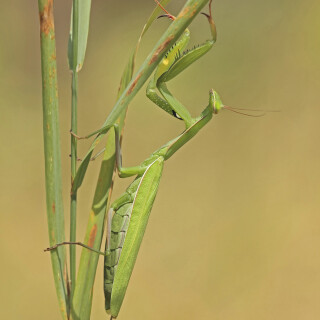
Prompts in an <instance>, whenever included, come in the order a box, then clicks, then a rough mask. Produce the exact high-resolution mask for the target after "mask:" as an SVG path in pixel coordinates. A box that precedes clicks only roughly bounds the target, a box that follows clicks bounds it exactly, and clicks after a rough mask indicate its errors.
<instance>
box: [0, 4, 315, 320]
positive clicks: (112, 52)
mask: <svg viewBox="0 0 320 320" xmlns="http://www.w3.org/2000/svg"><path fill="white" fill-rule="evenodd" d="M183 3H184V1H181V0H175V1H172V4H171V5H170V6H169V9H170V11H172V13H177V12H178V11H179V9H180V8H181V6H182V4H183ZM70 4H71V1H55V20H56V39H57V60H58V76H59V96H60V117H61V138H62V160H63V174H64V201H65V212H66V215H67V216H68V207H69V199H68V193H69V187H70V186H69V158H68V154H69V149H70V146H69V140H70V139H69V134H68V131H69V123H70V115H69V113H70V112H69V109H70V74H69V71H68V69H67V58H66V52H67V37H68V29H69V17H70ZM153 8H154V2H153V1H152V0H140V1H129V0H123V1H102V0H100V1H97V0H95V1H93V8H92V20H91V29H90V34H89V42H88V49H87V56H86V60H85V64H84V68H83V71H82V72H81V73H80V94H79V132H80V133H82V134H84V133H88V132H90V131H93V129H96V128H97V127H99V126H100V125H101V124H102V122H103V121H104V119H105V118H106V116H107V114H108V112H109V111H110V110H111V108H112V106H113V104H114V102H115V96H116V92H117V88H118V84H119V80H120V76H121V73H122V70H123V67H124V65H125V63H126V60H127V58H128V55H129V51H130V50H131V48H132V47H133V45H134V43H135V41H136V39H137V36H138V34H139V32H140V30H141V27H142V26H143V24H144V22H145V20H146V18H147V17H148V16H149V14H150V12H151V11H152V9H153ZM213 8H214V18H215V21H216V24H217V30H218V42H217V43H216V45H215V46H214V49H213V50H212V51H211V52H210V53H208V54H207V55H206V56H205V57H204V58H203V59H201V60H200V61H198V62H197V63H195V64H194V65H193V66H192V67H190V69H188V70H187V71H186V72H184V73H183V74H182V75H180V76H179V77H178V78H176V79H175V80H174V81H172V82H171V83H170V84H169V87H170V89H171V90H172V91H173V92H174V94H175V96H176V97H178V98H179V99H180V100H181V101H182V102H183V103H184V104H185V105H187V106H188V108H190V110H191V111H192V114H193V115H197V114H199V112H200V111H202V109H203V107H204V106H205V105H206V104H207V100H208V91H209V89H210V88H214V89H216V90H217V91H218V92H219V93H220V95H221V96H222V99H223V101H224V103H225V104H226V105H230V106H238V107H251V108H252V107H254V108H262V109H266V110H268V109H269V110H274V109H275V110H281V112H280V113H270V114H268V115H266V116H265V117H262V118H250V117H245V116H240V115H237V114H234V113H231V112H228V111H224V112H221V113H220V114H219V115H218V116H216V117H215V118H214V120H213V121H212V122H211V123H210V124H209V125H208V126H207V127H206V128H205V129H204V130H203V132H201V133H200V134H199V135H198V136H197V137H196V138H195V139H194V140H193V141H191V142H190V143H189V144H188V145H187V146H185V147H184V148H183V149H182V150H181V151H179V152H178V153H177V154H176V155H175V156H174V157H173V158H172V159H171V160H170V161H168V162H167V164H166V167H165V170H164V174H163V179H162V182H161V185H160V190H159V194H158V197H157V199H156V202H155V205H154V208H153V212H152V215H151V218H150V222H149V226H148V229H147V232H146V235H145V239H144V242H143V245H142V248H141V251H140V254H139V258H138V261H137V264H136V267H135V269H134V273H133V277H132V280H131V282H130V285H129V289H128V292H127V296H126V299H125V303H124V305H123V308H122V311H121V313H120V318H119V319H123V320H125V319H130V320H135V319H139V320H144V319H153V320H158V319H159V320H160V319H170V320H171V319H175V320H177V319H202V320H209V319H216V320H235V319H237V320H240V319H241V320H242V319H243V320H251V319H252V320H253V319H254V320H256V319H259V320H264V319H266V320H280V319H281V320H285V319H290V320H315V319H320V303H319V301H320V273H319V269H320V255H319V244H320V230H319V229H320V210H319V209H320V198H319V194H320V182H319V181H320V168H319V158H320V148H319V138H320V134H319V132H320V131H319V119H320V102H319V85H320V72H319V71H320V58H319V57H320V34H319V30H320V2H319V1H318V0H308V1H303V0H297V1H289V0H281V1H277V0H269V1H265V0H256V1H253V0H242V1H238V0H224V1H217V0H215V1H214V6H213ZM0 26H1V28H0V43H1V45H0V46H1V50H0V75H1V76H0V81H1V84H0V105H1V109H0V110H1V125H0V139H1V157H0V175H1V179H0V187H1V193H0V209H1V243H0V246H1V247H0V250H1V256H2V257H1V282H0V283H1V286H0V287H1V289H0V299H1V305H2V306H1V308H0V318H1V319H25V320H28V319H47V320H51V319H60V314H59V311H58V305H57V301H56V297H55V290H54V284H53V279H52V275H51V265H50V258H49V255H48V254H45V253H43V248H45V247H46V246H47V245H48V237H47V222H46V214H45V193H44V166H43V139H42V113H41V112H42V107H41V78H40V61H39V58H40V49H39V21H38V8H37V1H2V2H1V4H0ZM167 26H168V21H166V20H159V21H157V22H156V23H155V24H154V25H153V27H152V29H151V30H150V32H149V33H148V35H147V36H146V38H145V41H144V43H143V46H142V48H141V51H140V54H139V58H138V65H139V64H140V63H141V61H142V60H143V58H144V57H145V56H146V55H147V53H148V51H149V50H150V49H151V48H152V46H153V45H154V43H155V42H156V40H157V39H158V37H159V36H160V34H161V33H162V32H163V31H164V30H165V28H166V27H167ZM191 31H192V40H191V43H192V44H197V43H199V42H202V41H203V40H205V39H206V38H207V37H208V36H209V29H208V26H207V24H206V21H205V19H204V18H203V17H198V18H197V19H196V21H195V22H194V24H193V25H192V27H191ZM182 128H183V125H182V123H180V122H178V121H175V119H172V118H170V117H169V116H168V115H167V114H165V113H164V112H162V111H161V110H160V109H158V108H156V107H155V106H154V105H153V104H152V103H151V102H150V101H149V100H147V98H146V97H145V95H144V90H142V91H141V92H140V94H138V96H137V97H136V98H135V99H134V101H133V102H132V104H131V105H130V108H129V113H128V118H127V122H126V130H125V136H124V145H123V148H124V151H123V152H124V164H125V165H135V164H137V163H139V162H140V161H142V160H143V159H144V158H145V157H146V156H148V155H149V154H150V153H151V152H152V151H154V150H155V149H156V148H158V147H159V146H160V145H161V144H163V143H165V142H166V141H168V140H169V139H171V138H172V137H174V136H176V135H177V134H178V133H179V132H180V131H181V130H182ZM87 146H88V143H87V142H83V143H82V142H81V144H80V150H79V152H80V155H81V154H84V152H85V151H86V148H87ZM98 168H99V163H95V164H94V165H92V166H91V169H90V170H89V175H90V176H89V177H87V178H86V180H85V184H84V186H83V187H82V188H81V190H80V194H79V197H80V200H79V218H78V220H79V228H78V239H79V240H82V239H83V235H84V229H85V225H86V222H87V216H88V213H89V208H90V204H91V201H92V196H93V189H94V186H95V179H96V177H97V171H98ZM127 184H128V181H119V180H118V181H117V185H116V189H115V193H114V196H116V195H118V194H120V192H122V191H123V190H124V188H125V187H126V185H127ZM66 224H67V226H68V218H67V219H66ZM79 252H80V251H79ZM92 319H106V315H105V312H104V301H103V293H102V264H101V263H100V265H99V269H98V272H97V279H96V286H95V293H94V302H93V312H92Z"/></svg>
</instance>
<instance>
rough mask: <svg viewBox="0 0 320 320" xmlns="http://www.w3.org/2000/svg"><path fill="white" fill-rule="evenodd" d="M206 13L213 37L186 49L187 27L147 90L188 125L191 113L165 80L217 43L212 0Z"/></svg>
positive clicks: (171, 17)
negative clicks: (174, 95) (173, 94)
mask: <svg viewBox="0 0 320 320" xmlns="http://www.w3.org/2000/svg"><path fill="white" fill-rule="evenodd" d="M156 2H158V1H156ZM204 15H205V16H206V17H207V18H208V21H209V24H210V29H211V39H210V40H207V41H206V42H205V43H203V44H201V45H199V46H197V47H194V48H193V49H190V50H186V51H185V48H186V46H187V45H188V42H189V40H190V31H189V30H188V29H186V30H185V31H184V33H183V35H182V36H181V38H180V40H179V41H177V42H176V43H175V45H174V46H173V47H172V48H171V49H170V50H169V51H168V53H167V54H166V56H165V57H164V58H163V59H162V60H161V62H160V64H159V66H158V67H157V69H156V71H155V73H154V76H153V78H152V79H151V81H150V82H149V84H148V86H147V90H146V94H147V97H148V98H149V99H150V100H151V101H153V102H154V103H155V104H156V105H157V106H159V107H160V108H161V109H163V110H164V111H166V112H168V113H169V114H171V115H173V116H174V117H177V118H179V119H182V120H184V122H185V124H186V127H189V126H190V125H191V123H192V118H191V115H190V113H189V111H188V110H187V109H185V108H184V107H183V106H182V105H181V103H180V102H179V101H178V100H176V99H175V98H174V97H173V96H172V94H171V93H170V92H169V91H168V90H167V88H166V86H165V82H167V81H169V80H171V79H173V78H174V77H176V76H177V75H178V74H179V73H181V72H182V71H183V70H184V69H186V68H187V67H189V66H190V65H191V64H192V63H193V62H195V61H196V60H198V59H199V58H201V57H202V56H203V55H204V54H206V53H207V52H208V51H209V50H210V49H211V48H212V46H213V44H214V43H215V41H216V28H215V24H214V21H213V19H212V14H211V1H210V4H209V14H205V13H204ZM164 16H167V17H169V18H170V19H173V20H174V19H175V17H174V16H172V15H170V14H168V12H167V14H166V15H164ZM156 89H158V90H159V92H160V93H161V95H162V97H160V96H159V95H158V94H157V92H156Z"/></svg>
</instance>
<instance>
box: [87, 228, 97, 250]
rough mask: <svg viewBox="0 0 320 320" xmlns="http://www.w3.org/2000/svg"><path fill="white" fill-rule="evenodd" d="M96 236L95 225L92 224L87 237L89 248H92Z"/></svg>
mask: <svg viewBox="0 0 320 320" xmlns="http://www.w3.org/2000/svg"><path fill="white" fill-rule="evenodd" d="M96 235H97V225H96V224H94V225H93V227H92V229H91V231H90V235H89V241H88V246H89V247H90V248H93V245H94V241H95V240H96Z"/></svg>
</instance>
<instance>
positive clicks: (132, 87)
mask: <svg viewBox="0 0 320 320" xmlns="http://www.w3.org/2000/svg"><path fill="white" fill-rule="evenodd" d="M140 78H141V73H139V74H138V76H137V77H136V78H135V80H134V81H133V82H132V85H131V86H130V88H129V90H128V92H127V96H128V95H129V94H131V93H132V91H133V89H134V88H135V86H136V85H137V82H138V81H139V79H140Z"/></svg>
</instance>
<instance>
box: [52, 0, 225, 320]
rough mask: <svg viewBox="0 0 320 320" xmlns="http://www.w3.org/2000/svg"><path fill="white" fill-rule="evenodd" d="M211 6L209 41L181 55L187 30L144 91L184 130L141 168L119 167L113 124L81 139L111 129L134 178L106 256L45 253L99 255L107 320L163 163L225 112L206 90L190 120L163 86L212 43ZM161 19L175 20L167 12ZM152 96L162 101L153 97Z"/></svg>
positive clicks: (114, 213)
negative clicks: (197, 113)
mask: <svg viewBox="0 0 320 320" xmlns="http://www.w3.org/2000/svg"><path fill="white" fill-rule="evenodd" d="M211 4H212V0H211V1H210V3H209V14H206V13H204V15H205V16H206V18H207V19H208V22H209V26H210V31H211V38H210V39H209V40H207V41H206V42H205V43H203V44H201V45H199V46H198V47H194V48H193V49H191V50H186V51H185V48H186V46H187V44H188V42H189V39H190V31H189V30H188V29H186V30H185V31H184V33H183V34H182V36H181V37H180V39H179V40H178V41H177V42H176V43H175V44H174V46H173V47H171V49H170V50H169V51H168V52H167V54H166V56H165V57H164V58H163V59H162V61H161V62H160V63H159V65H158V67H157V68H156V71H155V73H154V75H153V77H152V79H151V81H150V82H149V84H148V86H147V92H146V94H147V97H148V98H149V99H150V100H151V101H153V102H154V103H155V104H156V105H157V106H158V107H160V108H161V109H163V110H164V111H166V112H167V113H169V114H170V115H172V116H174V117H175V118H178V119H180V120H181V121H183V122H184V124H185V130H184V131H183V132H182V133H181V134H180V135H179V136H177V137H176V138H174V139H173V140H171V141H169V142H168V143H166V144H165V145H163V146H162V147H161V148H159V149H158V150H156V151H155V152H153V153H152V154H151V155H150V157H149V158H147V159H146V160H144V161H143V162H142V163H141V164H140V165H138V166H135V167H128V168H126V167H123V166H122V156H121V147H120V132H119V131H120V130H119V127H118V125H117V124H111V125H108V126H105V127H102V128H101V129H99V130H97V131H95V132H93V133H92V134H90V135H88V136H86V137H85V138H89V137H91V136H93V135H96V134H100V133H102V132H107V131H108V130H110V129H111V128H112V129H113V130H114V132H115V142H116V166H117V171H118V174H119V176H120V177H121V178H126V177H132V176H136V178H135V179H134V181H133V182H132V183H131V184H130V185H129V187H128V188H127V189H126V191H125V192H124V193H123V194H122V195H121V196H120V197H119V198H118V199H117V200H115V201H114V202H113V203H112V205H111V206H110V209H109V211H108V214H107V240H106V250H105V252H100V251H96V250H94V249H92V248H90V247H87V246H86V245H84V244H82V243H76V242H74V243H72V242H64V243H60V244H57V245H55V246H53V247H51V248H48V249H46V250H53V249H55V248H57V247H58V246H60V245H63V244H79V245H81V246H83V247H86V248H88V249H90V250H93V251H95V252H97V253H99V254H102V255H104V292H105V308H106V311H107V312H108V313H109V314H110V315H111V319H114V318H116V317H117V316H118V314H119V311H120V309H121V305H122V303H123V300H124V297H125V293H126V290H127V287H128V284H129V280H130V277H131V274H132V271H133V268H134V265H135V261H136V258H137V255H138V252H139V249H140V246H141V242H142V239H143V236H144V233H145V230H146V226H147V223H148V219H149V215H150V212H151V209H152V205H153V202H154V200H155V197H156V195H157V191H158V187H159V183H160V179H161V175H162V170H163V166H164V162H165V161H166V160H168V159H169V158H170V157H171V156H172V155H173V154H174V153H175V152H176V151H178V150H179V149H180V148H181V147H182V146H184V145H185V144H186V143H187V142H188V141H189V140H191V139H192V138H193V137H194V136H195V135H196V134H197V133H198V132H199V131H200V130H201V129H202V128H203V127H204V126H205V125H206V124H207V123H208V122H209V121H210V120H211V119H212V117H213V114H217V113H218V112H219V111H220V110H221V109H222V108H224V107H225V106H224V105H223V103H222V101H221V99H220V97H219V95H218V93H217V92H215V91H213V90H210V92H209V103H208V106H207V107H206V108H205V109H204V110H203V112H202V113H201V114H200V116H198V117H195V118H193V117H192V116H191V115H190V113H189V111H188V110H187V108H185V107H184V106H183V105H182V104H181V103H180V102H179V101H178V100H177V99H176V98H175V97H173V95H172V94H171V93H170V91H169V90H168V88H167V85H166V83H167V82H168V81H170V80H171V79H173V78H175V77H176V76H177V75H179V74H180V73H181V72H182V71H183V70H185V69H186V68H187V67H189V66H190V65H191V64H192V63H194V62H195V61H196V60H197V59H199V58H201V57H202V56H203V55H204V54H206V53H207V52H208V51H209V50H210V49H211V48H212V46H213V44H214V43H215V41H216V28H215V24H214V21H213V18H212V14H211ZM163 16H166V17H168V18H170V19H172V20H174V19H175V17H174V16H172V15H170V14H169V13H168V12H166V14H165V15H163ZM157 90H158V91H159V92H160V94H161V96H160V95H158V94H157ZM225 108H228V107H225Z"/></svg>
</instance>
